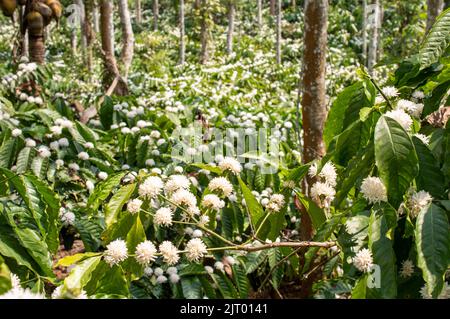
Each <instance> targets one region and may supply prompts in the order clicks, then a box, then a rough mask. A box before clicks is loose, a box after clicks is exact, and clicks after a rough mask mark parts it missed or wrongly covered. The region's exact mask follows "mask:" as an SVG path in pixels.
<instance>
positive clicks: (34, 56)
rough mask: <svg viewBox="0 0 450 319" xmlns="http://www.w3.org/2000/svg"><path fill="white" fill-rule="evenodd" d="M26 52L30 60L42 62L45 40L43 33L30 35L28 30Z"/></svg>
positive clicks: (43, 59)
mask: <svg viewBox="0 0 450 319" xmlns="http://www.w3.org/2000/svg"><path fill="white" fill-rule="evenodd" d="M28 45H29V48H28V54H29V56H30V61H31V62H36V63H38V64H44V62H45V42H44V35H43V34H42V35H31V34H30V33H29V32H28Z"/></svg>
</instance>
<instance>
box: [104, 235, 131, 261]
mask: <svg viewBox="0 0 450 319" xmlns="http://www.w3.org/2000/svg"><path fill="white" fill-rule="evenodd" d="M104 257H105V262H106V263H107V264H108V265H109V266H110V267H112V266H114V265H117V264H119V263H120V262H122V261H124V260H125V259H127V258H128V248H127V243H126V242H125V241H123V240H122V239H116V240H114V241H112V242H111V243H109V244H108V246H106V251H105V252H104Z"/></svg>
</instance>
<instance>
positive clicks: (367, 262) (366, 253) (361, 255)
mask: <svg viewBox="0 0 450 319" xmlns="http://www.w3.org/2000/svg"><path fill="white" fill-rule="evenodd" d="M352 262H353V265H355V267H356V268H357V269H358V270H359V271H362V272H369V271H370V270H371V268H372V266H373V258H372V252H371V251H370V250H368V249H367V248H363V249H361V250H360V251H358V252H357V253H356V255H355V256H354V257H353V258H352Z"/></svg>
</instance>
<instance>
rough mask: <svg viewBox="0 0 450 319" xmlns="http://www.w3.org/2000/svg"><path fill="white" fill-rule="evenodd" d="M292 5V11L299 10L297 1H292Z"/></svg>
mask: <svg viewBox="0 0 450 319" xmlns="http://www.w3.org/2000/svg"><path fill="white" fill-rule="evenodd" d="M291 5H292V11H295V10H296V9H297V1H295V0H292V2H291Z"/></svg>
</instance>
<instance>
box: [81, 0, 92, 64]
mask: <svg viewBox="0 0 450 319" xmlns="http://www.w3.org/2000/svg"><path fill="white" fill-rule="evenodd" d="M93 9H94V3H93V0H85V3H84V28H83V30H84V35H85V37H86V65H87V69H88V71H89V72H91V71H92V63H93V52H92V44H93V40H94V30H93V29H92V12H93Z"/></svg>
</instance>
